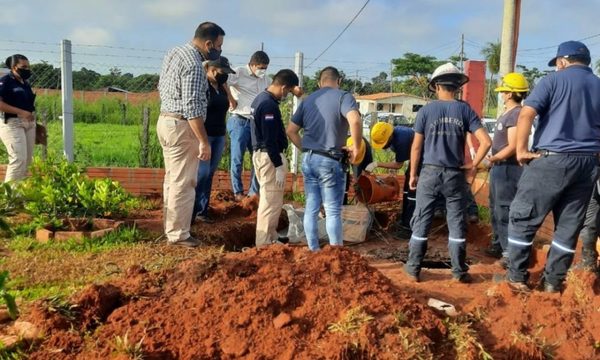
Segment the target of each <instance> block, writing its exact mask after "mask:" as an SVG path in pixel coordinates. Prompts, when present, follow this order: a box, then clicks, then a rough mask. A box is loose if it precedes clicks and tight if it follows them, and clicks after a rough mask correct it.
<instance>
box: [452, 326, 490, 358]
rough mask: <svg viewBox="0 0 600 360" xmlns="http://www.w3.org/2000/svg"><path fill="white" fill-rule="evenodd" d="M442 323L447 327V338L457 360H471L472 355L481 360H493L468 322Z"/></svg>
mask: <svg viewBox="0 0 600 360" xmlns="http://www.w3.org/2000/svg"><path fill="white" fill-rule="evenodd" d="M444 323H445V324H446V326H447V327H448V333H449V336H448V337H449V339H450V340H452V342H453V343H454V348H455V349H456V359H457V360H468V359H471V358H472V356H473V355H474V354H477V355H479V358H480V359H482V360H493V357H492V356H491V355H490V354H489V353H488V352H487V351H485V348H484V347H483V344H482V343H481V342H480V341H479V339H478V338H477V332H476V331H475V330H474V329H473V328H472V327H471V325H472V324H471V323H470V322H468V321H451V320H446V321H445V322H444Z"/></svg>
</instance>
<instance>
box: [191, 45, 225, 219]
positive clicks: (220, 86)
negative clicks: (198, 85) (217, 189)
mask: <svg viewBox="0 0 600 360" xmlns="http://www.w3.org/2000/svg"><path fill="white" fill-rule="evenodd" d="M204 70H205V71H206V78H207V79H208V84H209V86H208V93H207V98H208V107H207V109H206V120H205V121H204V127H205V128H206V134H207V135H208V142H209V143H210V148H211V158H210V160H208V161H200V166H199V167H198V183H197V184H196V201H195V202H194V221H195V220H200V221H203V222H206V223H212V222H214V220H213V219H211V218H210V217H209V216H208V202H209V200H210V190H211V188H212V179H213V175H214V174H215V171H216V170H217V167H218V166H219V162H220V161H221V156H222V155H223V149H224V148H225V132H226V127H225V116H226V115H227V109H229V100H228V97H227V92H226V89H225V86H224V84H225V83H226V82H227V77H228V74H235V71H233V69H232V68H231V66H230V65H229V61H228V60H227V58H226V57H223V56H221V57H220V58H219V59H218V60H213V61H206V62H205V63H204Z"/></svg>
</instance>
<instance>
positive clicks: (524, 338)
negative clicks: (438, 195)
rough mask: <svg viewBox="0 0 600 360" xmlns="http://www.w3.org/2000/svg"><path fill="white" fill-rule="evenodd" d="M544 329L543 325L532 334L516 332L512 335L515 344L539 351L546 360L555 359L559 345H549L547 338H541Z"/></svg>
mask: <svg viewBox="0 0 600 360" xmlns="http://www.w3.org/2000/svg"><path fill="white" fill-rule="evenodd" d="M543 329H544V326H543V325H538V326H537V329H536V330H535V331H534V332H533V333H532V334H525V333H523V332H521V331H514V332H513V333H512V334H511V336H512V340H513V344H516V343H523V344H524V345H525V346H530V347H533V348H534V349H537V350H538V351H539V352H540V353H541V354H542V355H543V356H544V359H554V353H555V351H556V348H557V347H558V343H548V341H547V340H546V338H545V337H542V336H541V333H542V330H543Z"/></svg>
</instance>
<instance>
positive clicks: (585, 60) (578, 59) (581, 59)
mask: <svg viewBox="0 0 600 360" xmlns="http://www.w3.org/2000/svg"><path fill="white" fill-rule="evenodd" d="M563 59H565V60H567V62H568V63H569V64H583V65H589V64H590V63H591V62H592V59H591V58H590V57H589V56H585V55H569V56H568V57H566V56H563Z"/></svg>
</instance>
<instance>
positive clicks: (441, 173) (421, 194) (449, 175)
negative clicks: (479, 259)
mask: <svg viewBox="0 0 600 360" xmlns="http://www.w3.org/2000/svg"><path fill="white" fill-rule="evenodd" d="M465 183H466V179H465V174H464V172H463V171H462V170H461V169H458V168H445V167H442V166H433V165H423V168H422V170H421V173H420V174H419V181H418V182H417V203H416V208H415V212H414V215H413V218H412V220H411V224H410V225H411V229H412V236H411V238H410V242H409V255H408V261H407V262H406V269H407V270H408V272H409V273H410V274H412V275H419V274H420V272H421V264H422V263H423V258H424V257H425V253H426V252H427V237H428V236H429V231H430V230H431V222H432V221H433V212H434V209H435V207H436V202H438V198H439V196H440V195H441V196H443V198H445V200H446V212H447V214H446V218H447V222H448V232H449V235H448V251H449V253H450V262H451V263H452V275H453V276H454V277H456V278H458V277H460V276H462V275H464V274H466V273H467V271H468V270H469V266H467V264H466V256H467V243H466V238H465V235H466V222H465V216H464V213H465V211H466V210H465V208H464V196H465V193H464V189H465Z"/></svg>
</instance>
